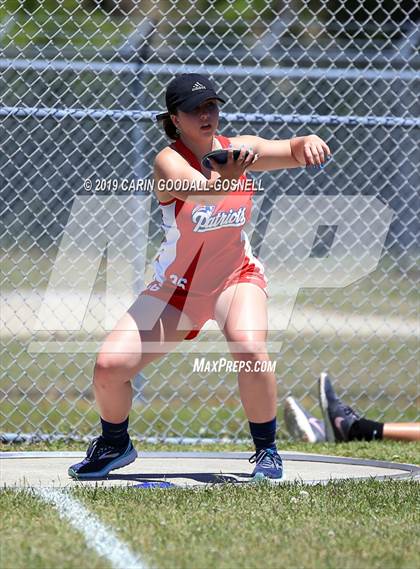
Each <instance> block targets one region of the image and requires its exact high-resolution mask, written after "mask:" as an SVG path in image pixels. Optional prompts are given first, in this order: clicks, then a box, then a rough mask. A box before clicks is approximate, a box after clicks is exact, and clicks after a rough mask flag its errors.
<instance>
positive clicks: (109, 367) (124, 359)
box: [94, 351, 141, 382]
mask: <svg viewBox="0 0 420 569" xmlns="http://www.w3.org/2000/svg"><path fill="white" fill-rule="evenodd" d="M140 366H141V354H130V353H125V352H119V353H118V352H111V353H110V352H106V351H101V352H100V353H99V354H98V356H97V358H96V363H95V373H94V381H113V382H114V381H116V382H125V381H128V380H130V379H131V378H132V377H134V375H135V374H136V373H137V371H138V370H139V367H140Z"/></svg>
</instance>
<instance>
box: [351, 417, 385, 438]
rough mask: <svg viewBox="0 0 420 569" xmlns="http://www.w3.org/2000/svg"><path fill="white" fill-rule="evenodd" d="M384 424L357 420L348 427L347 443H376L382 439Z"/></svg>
mask: <svg viewBox="0 0 420 569" xmlns="http://www.w3.org/2000/svg"><path fill="white" fill-rule="evenodd" d="M383 433H384V424H383V423H376V422H375V421H369V419H359V420H358V421H355V422H354V423H353V425H352V426H351V427H350V431H349V441H377V440H381V439H382V438H383Z"/></svg>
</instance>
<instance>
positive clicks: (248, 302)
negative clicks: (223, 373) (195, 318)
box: [215, 283, 277, 423]
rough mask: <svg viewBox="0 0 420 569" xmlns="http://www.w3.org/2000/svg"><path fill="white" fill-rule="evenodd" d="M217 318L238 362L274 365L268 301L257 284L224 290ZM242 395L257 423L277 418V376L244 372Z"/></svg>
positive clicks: (240, 284)
mask: <svg viewBox="0 0 420 569" xmlns="http://www.w3.org/2000/svg"><path fill="white" fill-rule="evenodd" d="M215 317H216V320H217V322H218V324H219V326H220V329H221V330H222V332H223V334H224V336H225V338H226V340H227V342H228V344H229V349H230V351H231V354H232V357H233V358H234V359H235V360H245V361H251V362H256V361H270V358H269V356H268V353H267V345H266V340H267V320H268V319H267V297H266V295H265V293H264V291H263V290H261V288H260V287H258V286H257V285H255V284H251V283H239V284H238V285H232V286H231V287H229V288H228V289H226V290H224V291H223V292H222V293H221V295H220V296H219V298H218V300H217V302H216V306H215ZM238 382H239V393H240V397H241V401H242V404H243V406H244V409H245V413H246V416H247V418H248V420H249V421H251V422H253V423H265V422H267V421H271V420H272V419H273V418H274V417H275V416H276V414H277V383H276V377H275V375H274V373H273V372H269V371H265V372H262V371H251V372H248V371H246V370H242V371H241V372H240V373H239V375H238Z"/></svg>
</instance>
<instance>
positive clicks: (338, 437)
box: [319, 372, 420, 442]
mask: <svg viewBox="0 0 420 569" xmlns="http://www.w3.org/2000/svg"><path fill="white" fill-rule="evenodd" d="M319 401H320V405H321V409H322V412H323V415H324V422H325V431H326V439H327V441H331V442H349V441H373V440H381V439H390V440H394V441H420V424H419V423H380V422H377V421H372V420H370V419H365V418H364V417H360V415H358V414H357V413H355V411H353V409H352V408H351V407H349V406H348V405H346V404H344V403H343V402H342V401H341V400H340V399H339V398H338V397H337V395H336V394H335V391H334V389H333V387H332V383H331V379H330V377H329V375H328V373H327V372H323V373H321V377H320V379H319Z"/></svg>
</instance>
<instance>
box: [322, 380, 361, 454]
mask: <svg viewBox="0 0 420 569" xmlns="http://www.w3.org/2000/svg"><path fill="white" fill-rule="evenodd" d="M319 404H320V406H321V409H322V412H323V414H324V421H325V434H326V437H327V441H329V442H336V443H339V442H347V441H348V440H349V432H350V428H351V426H352V425H353V423H354V422H355V421H358V420H359V419H360V416H359V415H358V414H357V413H356V412H355V411H354V410H353V409H352V408H351V407H349V405H346V404H345V403H343V402H342V401H341V399H339V398H338V397H337V395H336V394H335V391H334V389H333V386H332V384H331V379H330V378H329V376H328V373H327V372H323V373H321V376H320V378H319Z"/></svg>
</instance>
